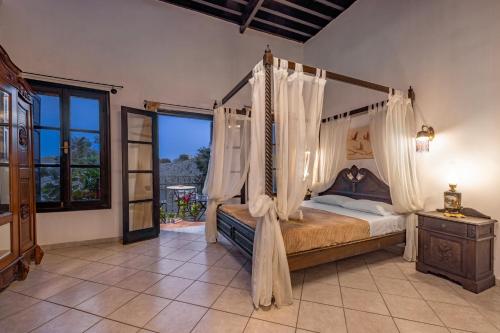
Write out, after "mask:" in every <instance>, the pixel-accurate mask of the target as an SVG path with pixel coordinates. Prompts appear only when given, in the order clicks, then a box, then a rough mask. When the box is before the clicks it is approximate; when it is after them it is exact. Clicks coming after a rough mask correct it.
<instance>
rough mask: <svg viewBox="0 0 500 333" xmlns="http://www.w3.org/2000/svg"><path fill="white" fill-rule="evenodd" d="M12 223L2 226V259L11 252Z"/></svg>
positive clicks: (0, 239)
mask: <svg viewBox="0 0 500 333" xmlns="http://www.w3.org/2000/svg"><path fill="white" fill-rule="evenodd" d="M10 236H11V231H10V223H6V224H3V225H1V226H0V259H2V258H4V257H6V256H8V255H9V253H10V251H11V248H12V246H11V244H10Z"/></svg>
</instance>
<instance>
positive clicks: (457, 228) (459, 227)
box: [418, 217, 467, 237]
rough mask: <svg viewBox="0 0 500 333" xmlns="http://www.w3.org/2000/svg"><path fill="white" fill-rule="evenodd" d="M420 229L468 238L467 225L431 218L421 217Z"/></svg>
mask: <svg viewBox="0 0 500 333" xmlns="http://www.w3.org/2000/svg"><path fill="white" fill-rule="evenodd" d="M418 223H419V227H421V228H423V229H428V230H433V231H439V232H443V233H446V234H450V235H455V236H461V237H467V224H464V223H455V222H450V221H445V220H440V219H433V218H429V217H420V220H419V222H418Z"/></svg>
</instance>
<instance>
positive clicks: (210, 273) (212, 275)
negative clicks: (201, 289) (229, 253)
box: [198, 267, 238, 286]
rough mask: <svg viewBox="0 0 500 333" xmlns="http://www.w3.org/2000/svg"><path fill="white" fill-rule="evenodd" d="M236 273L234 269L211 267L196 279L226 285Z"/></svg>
mask: <svg viewBox="0 0 500 333" xmlns="http://www.w3.org/2000/svg"><path fill="white" fill-rule="evenodd" d="M237 273H238V271H236V270H234V269H227V268H219V267H211V268H209V269H208V270H207V271H206V272H205V273H203V275H202V276H200V277H199V278H198V280H200V281H203V282H209V283H215V284H220V285H223V286H227V285H228V284H229V282H231V280H232V279H233V278H234V276H235V275H236V274H237Z"/></svg>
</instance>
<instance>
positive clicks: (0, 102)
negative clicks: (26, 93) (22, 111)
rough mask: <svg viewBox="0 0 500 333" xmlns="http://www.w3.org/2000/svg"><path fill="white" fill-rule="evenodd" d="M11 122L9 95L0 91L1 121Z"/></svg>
mask: <svg viewBox="0 0 500 333" xmlns="http://www.w3.org/2000/svg"><path fill="white" fill-rule="evenodd" d="M8 122H9V95H8V94H7V93H6V92H3V91H0V123H8Z"/></svg>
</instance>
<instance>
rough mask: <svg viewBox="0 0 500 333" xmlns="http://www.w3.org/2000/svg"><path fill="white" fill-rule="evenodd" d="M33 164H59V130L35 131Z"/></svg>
mask: <svg viewBox="0 0 500 333" xmlns="http://www.w3.org/2000/svg"><path fill="white" fill-rule="evenodd" d="M34 133H35V137H34V141H35V142H34V145H35V152H34V155H35V156H34V158H35V163H42V164H59V163H61V158H60V155H61V149H60V146H61V133H60V131H59V130H49V129H35V132H34Z"/></svg>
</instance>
